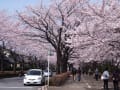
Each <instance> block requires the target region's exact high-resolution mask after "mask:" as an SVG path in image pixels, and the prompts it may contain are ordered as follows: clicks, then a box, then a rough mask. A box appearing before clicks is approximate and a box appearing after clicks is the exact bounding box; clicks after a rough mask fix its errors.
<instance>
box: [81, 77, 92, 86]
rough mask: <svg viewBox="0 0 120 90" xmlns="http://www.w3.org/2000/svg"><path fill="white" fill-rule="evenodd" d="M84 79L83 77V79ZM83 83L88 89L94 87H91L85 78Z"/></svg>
mask: <svg viewBox="0 0 120 90" xmlns="http://www.w3.org/2000/svg"><path fill="white" fill-rule="evenodd" d="M82 78H83V77H82ZM83 81H84V82H85V83H86V85H87V87H88V88H92V86H90V85H89V83H87V82H86V80H85V79H84V78H83Z"/></svg>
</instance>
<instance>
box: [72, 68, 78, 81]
mask: <svg viewBox="0 0 120 90" xmlns="http://www.w3.org/2000/svg"><path fill="white" fill-rule="evenodd" d="M76 73H77V70H76V68H74V67H73V68H72V76H73V80H75V78H76Z"/></svg>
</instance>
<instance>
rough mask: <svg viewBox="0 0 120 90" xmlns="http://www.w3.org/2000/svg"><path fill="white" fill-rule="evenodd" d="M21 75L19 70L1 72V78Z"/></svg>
mask: <svg viewBox="0 0 120 90" xmlns="http://www.w3.org/2000/svg"><path fill="white" fill-rule="evenodd" d="M18 75H19V71H16V72H14V71H3V72H0V78H9V77H15V76H18Z"/></svg>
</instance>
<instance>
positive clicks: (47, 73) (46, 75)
mask: <svg viewBox="0 0 120 90" xmlns="http://www.w3.org/2000/svg"><path fill="white" fill-rule="evenodd" d="M43 73H44V76H45V77H48V75H49V77H52V75H53V72H52V70H49V72H48V69H46V70H44V72H43Z"/></svg>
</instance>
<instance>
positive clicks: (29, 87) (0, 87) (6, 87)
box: [0, 87, 33, 89]
mask: <svg viewBox="0 0 120 90" xmlns="http://www.w3.org/2000/svg"><path fill="white" fill-rule="evenodd" d="M0 88H29V89H30V88H33V87H0Z"/></svg>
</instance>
